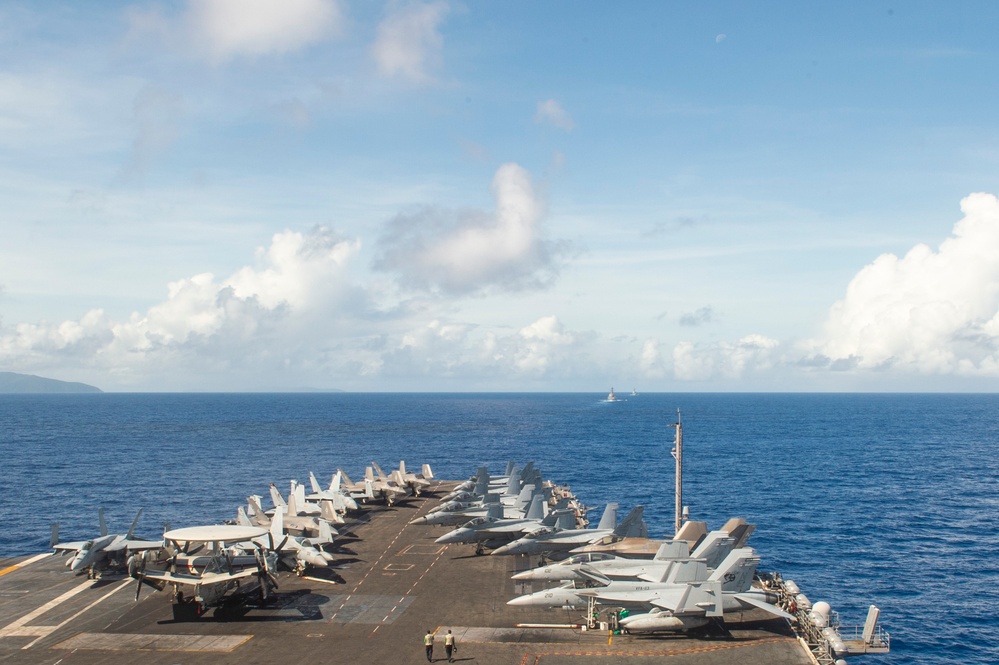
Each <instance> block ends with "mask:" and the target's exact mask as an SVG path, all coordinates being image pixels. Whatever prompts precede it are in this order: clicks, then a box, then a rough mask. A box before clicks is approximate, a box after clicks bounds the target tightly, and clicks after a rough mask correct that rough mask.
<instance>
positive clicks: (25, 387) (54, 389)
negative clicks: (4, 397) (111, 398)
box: [0, 372, 104, 394]
mask: <svg viewBox="0 0 999 665" xmlns="http://www.w3.org/2000/svg"><path fill="white" fill-rule="evenodd" d="M102 392H104V391H103V390H101V389H100V388H97V387H95V386H89V385H87V384H86V383H76V382H74V381H57V380H56V379H46V378H45V377H41V376H33V375H31V374H17V373H16V372H0V393H2V394H12V393H102Z"/></svg>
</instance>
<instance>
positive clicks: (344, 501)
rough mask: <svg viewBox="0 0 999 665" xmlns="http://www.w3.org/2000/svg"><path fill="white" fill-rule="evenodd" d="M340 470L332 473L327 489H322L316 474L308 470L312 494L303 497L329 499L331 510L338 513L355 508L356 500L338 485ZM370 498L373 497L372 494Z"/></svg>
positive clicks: (319, 499) (320, 499) (315, 499)
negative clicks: (331, 504) (331, 505)
mask: <svg viewBox="0 0 999 665" xmlns="http://www.w3.org/2000/svg"><path fill="white" fill-rule="evenodd" d="M340 479H341V476H340V472H339V471H338V472H337V473H334V474H333V477H332V478H331V479H330V486H329V488H327V489H323V488H322V487H321V486H320V485H319V481H318V480H316V475H315V474H314V473H312V472H311V471H310V472H309V482H310V483H311V484H312V494H309V495H307V496H306V497H305V498H306V499H308V500H310V501H316V502H323V501H330V502H332V503H333V510H335V511H336V512H338V513H340V514H341V515H343V514H346V512H347V511H348V510H357V501H355V500H354V497H352V496H351V495H350V493H349V492H348V491H347V490H345V489H343V488H342V487H340ZM370 498H374V495H372V496H371V497H370Z"/></svg>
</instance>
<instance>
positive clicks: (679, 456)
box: [669, 409, 683, 535]
mask: <svg viewBox="0 0 999 665" xmlns="http://www.w3.org/2000/svg"><path fill="white" fill-rule="evenodd" d="M669 427H675V428H676V438H675V439H674V441H673V459H675V460H676V521H675V527H676V532H675V534H674V535H676V534H679V533H680V526H681V521H682V519H683V422H682V421H681V419H680V409H677V410H676V422H675V423H670V424H669Z"/></svg>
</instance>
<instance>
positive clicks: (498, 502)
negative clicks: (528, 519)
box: [410, 487, 544, 526]
mask: <svg viewBox="0 0 999 665" xmlns="http://www.w3.org/2000/svg"><path fill="white" fill-rule="evenodd" d="M533 497H534V488H533V487H525V488H524V489H523V490H522V491H521V492H520V494H519V495H518V496H517V497H515V499H516V500H515V501H513V502H511V503H509V504H507V503H505V502H504V501H503V499H504V498H505V497H503V496H501V495H499V494H487V495H486V496H485V497H484V498H483V500H482V502H480V503H474V504H466V503H457V502H452V503H451V504H449V505H447V506H445V507H444V508H443V509H442V510H437V511H431V512H429V513H427V514H426V515H424V516H422V517H417V518H415V519H413V520H412V521H411V522H410V524H436V525H438V526H456V525H461V524H465V523H466V522H468V521H469V520H472V519H475V518H477V517H485V516H487V515H490V514H492V516H493V517H494V518H496V519H522V518H523V517H524V514H525V513H526V511H527V510H528V508H529V507H530V505H531V500H532V499H533ZM541 499H542V501H543V500H544V497H543V496H542V497H541ZM494 506H496V507H498V508H494ZM495 510H498V511H499V512H497V513H492V512H491V511H495Z"/></svg>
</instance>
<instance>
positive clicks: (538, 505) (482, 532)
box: [434, 495, 574, 554]
mask: <svg viewBox="0 0 999 665" xmlns="http://www.w3.org/2000/svg"><path fill="white" fill-rule="evenodd" d="M491 507H492V510H493V513H492V514H491V515H486V516H484V517H476V518H475V519H473V520H470V521H469V522H467V523H465V524H464V525H463V526H461V527H459V528H457V529H455V530H453V531H449V532H448V533H446V534H444V535H443V536H441V537H440V538H438V539H437V540H435V541H434V542H435V543H438V544H442V545H444V544H452V543H475V545H476V549H475V553H476V554H482V552H483V551H484V549H485V548H487V547H488V548H494V547H499V546H500V545H504V544H506V543H509V542H511V541H513V540H516V539H517V538H520V537H521V536H522V535H524V534H525V533H528V532H531V531H535V530H537V529H538V528H541V527H553V526H555V525H556V521H557V520H558V519H559V518H560V516H561V517H562V518H563V519H566V518H567V519H568V521H564V522H563V524H568V525H573V524H574V521H573V520H574V518H573V516H572V512H571V511H568V510H560V511H554V512H551V513H548V504H547V503H546V502H545V498H544V497H543V496H541V495H535V496H534V499H533V500H532V501H531V506H530V508H529V509H528V511H527V513H526V515H524V517H520V518H503V517H502V514H501V512H500V511H501V508H500V506H499V504H491Z"/></svg>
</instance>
